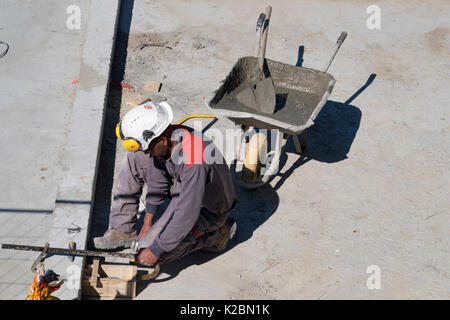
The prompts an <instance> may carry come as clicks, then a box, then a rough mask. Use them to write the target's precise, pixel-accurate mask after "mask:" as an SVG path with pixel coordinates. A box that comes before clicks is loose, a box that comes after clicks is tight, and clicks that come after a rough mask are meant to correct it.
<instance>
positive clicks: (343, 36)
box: [322, 31, 347, 72]
mask: <svg viewBox="0 0 450 320" xmlns="http://www.w3.org/2000/svg"><path fill="white" fill-rule="evenodd" d="M345 38H347V32H345V31H343V32H341V34H340V36H339V38H338V39H337V41H336V46H335V47H334V51H333V55H332V56H331V58H330V60H329V61H328V63H327V64H326V66H325V68H323V70H322V71H323V72H327V71H328V68H329V67H330V66H331V63H332V62H333V60H334V57H335V56H336V54H337V53H338V51H339V48H340V47H341V45H342V43H344V40H345Z"/></svg>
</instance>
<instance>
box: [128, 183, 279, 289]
mask: <svg viewBox="0 0 450 320" xmlns="http://www.w3.org/2000/svg"><path fill="white" fill-rule="evenodd" d="M235 192H236V195H237V198H238V203H237V205H236V207H235V208H234V210H233V211H232V212H231V214H230V217H231V218H233V219H234V220H235V221H236V224H237V230H236V234H235V236H234V237H233V238H232V239H231V240H230V241H229V242H228V245H227V248H226V249H225V250H224V251H222V252H220V253H207V252H203V251H195V252H192V253H190V254H188V255H187V256H184V257H182V258H181V259H179V260H176V261H173V262H169V263H167V264H164V265H162V266H161V274H160V275H159V276H158V278H156V279H154V280H150V281H139V282H138V287H137V288H136V290H137V294H139V293H140V292H142V291H143V290H144V289H145V288H146V287H147V285H149V284H150V283H152V282H164V281H168V280H171V279H173V278H175V277H176V276H177V275H178V274H179V273H180V272H181V271H182V270H184V269H186V268H188V267H189V266H192V265H201V264H203V263H206V262H208V261H210V260H212V259H215V258H216V257H218V256H220V255H221V254H224V253H225V252H227V251H228V250H232V249H233V248H234V247H236V246H238V245H239V244H240V243H243V242H245V241H247V240H248V239H250V238H251V237H252V236H253V232H254V231H255V230H256V229H257V228H258V227H259V226H260V225H262V224H263V223H265V222H266V221H267V220H268V219H269V218H270V217H271V216H272V215H273V214H274V213H275V211H276V210H277V208H278V204H279V198H278V195H277V193H276V192H275V190H274V189H273V187H272V186H271V185H270V184H266V185H264V186H262V187H260V188H257V189H255V190H246V189H244V188H242V187H240V186H238V185H236V184H235ZM162 209H163V208H162ZM158 211H159V210H158ZM139 220H141V219H139ZM141 224H142V221H138V224H137V225H138V227H139V226H140V225H141ZM142 273H146V272H145V271H142Z"/></svg>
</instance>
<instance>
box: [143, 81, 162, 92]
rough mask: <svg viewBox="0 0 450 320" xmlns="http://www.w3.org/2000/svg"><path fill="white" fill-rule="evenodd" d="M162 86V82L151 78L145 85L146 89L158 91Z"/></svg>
mask: <svg viewBox="0 0 450 320" xmlns="http://www.w3.org/2000/svg"><path fill="white" fill-rule="evenodd" d="M160 88H161V82H158V81H153V80H149V81H147V82H146V83H145V85H144V90H145V91H148V92H153V93H158V92H159V89H160Z"/></svg>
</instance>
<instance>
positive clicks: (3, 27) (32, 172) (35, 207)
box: [0, 0, 91, 299]
mask: <svg viewBox="0 0 450 320" xmlns="http://www.w3.org/2000/svg"><path fill="white" fill-rule="evenodd" d="M74 3H75V4H77V5H78V6H79V7H80V9H81V12H82V13H83V15H82V23H81V25H80V26H81V28H80V29H79V30H69V29H68V28H67V26H66V20H67V18H68V17H69V15H68V14H67V13H66V9H67V7H68V6H69V5H71V4H74ZM90 4H91V1H90V0H89V1H87V0H82V1H65V0H64V1H42V2H40V5H39V6H36V3H35V1H21V2H20V3H19V2H17V1H10V0H6V1H1V2H0V41H3V42H6V43H8V44H9V46H10V48H9V51H8V53H7V54H6V55H5V56H4V57H3V58H0V68H1V70H2V71H1V72H0V97H1V102H0V110H1V116H0V132H1V135H0V149H1V150H2V151H1V155H2V162H1V163H0V168H1V171H2V174H1V179H0V191H1V192H0V242H2V243H16V244H32V245H33V244H34V245H43V244H44V243H45V242H46V241H47V238H48V233H49V231H50V228H51V223H52V211H53V208H54V206H55V199H56V193H57V189H58V185H59V176H58V174H59V161H60V158H61V155H62V148H63V147H64V144H65V137H66V134H67V129H68V124H69V122H70V115H71V111H72V104H73V100H74V97H75V94H76V91H77V85H76V84H73V83H72V80H73V79H77V78H78V75H79V71H80V64H81V53H82V50H83V44H84V41H85V34H86V24H85V23H84V22H85V21H86V20H85V15H84V14H86V17H87V16H88V14H89V9H90ZM2 49H3V47H0V51H3V50H2ZM37 255H38V253H33V252H20V251H10V250H0V299H24V298H25V297H26V294H27V291H28V288H29V286H30V285H31V282H32V280H33V274H32V273H31V272H30V267H31V264H32V263H33V261H34V260H35V259H36V257H37Z"/></svg>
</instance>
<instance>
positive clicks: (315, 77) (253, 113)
mask: <svg viewBox="0 0 450 320" xmlns="http://www.w3.org/2000/svg"><path fill="white" fill-rule="evenodd" d="M257 63H258V59H257V58H256V57H243V58H240V59H239V60H238V61H237V62H236V64H235V65H234V66H233V69H232V70H231V72H230V73H229V75H228V76H227V78H226V79H225V80H224V81H223V83H222V85H221V86H220V88H219V89H218V90H217V91H216V92H214V94H213V97H212V99H211V100H210V101H209V103H208V106H209V108H211V109H212V110H213V112H214V113H215V114H216V115H218V116H224V117H227V118H229V119H230V120H231V121H233V122H235V123H236V124H240V125H247V126H254V127H257V128H260V129H279V130H280V131H282V132H283V133H287V134H298V133H300V132H302V131H303V130H305V129H306V128H308V127H310V126H312V125H313V124H314V119H315V118H316V116H317V115H318V114H319V112H320V110H321V109H322V107H323V106H324V104H325V102H326V101H327V99H328V96H329V95H330V93H331V91H332V90H333V86H334V84H335V82H336V80H335V79H334V78H333V76H331V75H330V74H328V73H326V72H322V71H318V70H314V69H309V68H303V67H296V66H293V65H289V64H285V63H281V62H277V61H273V60H270V59H266V63H265V65H264V69H265V70H264V73H265V75H266V77H267V76H268V75H270V76H272V79H273V82H274V86H275V93H276V106H275V112H274V113H273V114H267V113H264V112H261V111H259V110H256V109H253V108H250V107H248V106H246V105H244V104H242V103H240V102H239V101H238V100H236V95H237V94H238V93H239V91H240V88H245V87H246V85H247V84H249V83H252V81H254V79H255V78H256V77H257V75H256V74H252V73H254V70H256V68H255V67H254V66H255V65H256V64H257ZM236 89H237V90H236Z"/></svg>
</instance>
